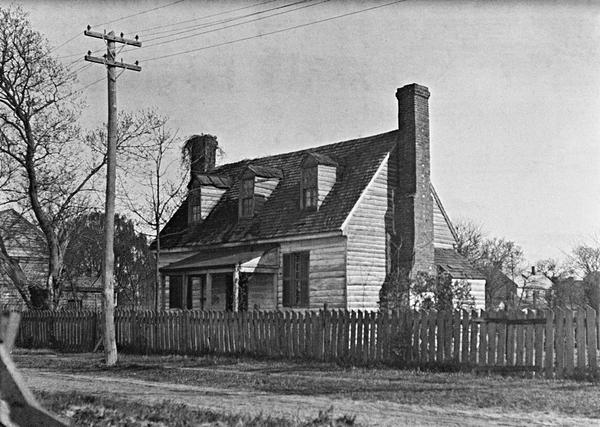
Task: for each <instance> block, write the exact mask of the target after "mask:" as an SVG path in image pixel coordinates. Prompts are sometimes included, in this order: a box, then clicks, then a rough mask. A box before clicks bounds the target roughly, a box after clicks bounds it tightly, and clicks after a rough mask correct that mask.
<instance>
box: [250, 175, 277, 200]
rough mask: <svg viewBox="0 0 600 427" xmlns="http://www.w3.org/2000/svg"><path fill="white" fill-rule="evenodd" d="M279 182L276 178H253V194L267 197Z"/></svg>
mask: <svg viewBox="0 0 600 427" xmlns="http://www.w3.org/2000/svg"><path fill="white" fill-rule="evenodd" d="M277 184H279V180H278V179H277V178H261V177H258V176H257V177H256V178H254V194H255V195H257V196H262V197H264V198H269V196H270V195H271V193H272V192H273V190H275V187H277Z"/></svg>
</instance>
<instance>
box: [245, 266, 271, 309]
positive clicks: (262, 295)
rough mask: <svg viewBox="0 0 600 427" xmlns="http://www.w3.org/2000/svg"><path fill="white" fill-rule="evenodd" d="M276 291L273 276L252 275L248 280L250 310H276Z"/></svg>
mask: <svg viewBox="0 0 600 427" xmlns="http://www.w3.org/2000/svg"><path fill="white" fill-rule="evenodd" d="M274 294H275V290H274V289H273V275H272V274H258V273H256V274H252V275H250V278H249V279H248V310H252V309H254V308H258V309H260V310H273V309H275V295H274Z"/></svg>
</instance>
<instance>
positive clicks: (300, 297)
mask: <svg viewBox="0 0 600 427" xmlns="http://www.w3.org/2000/svg"><path fill="white" fill-rule="evenodd" d="M309 260H310V256H309V252H295V253H291V254H284V255H283V306H284V307H308V299H309V298H308V285H309V283H308V268H309Z"/></svg>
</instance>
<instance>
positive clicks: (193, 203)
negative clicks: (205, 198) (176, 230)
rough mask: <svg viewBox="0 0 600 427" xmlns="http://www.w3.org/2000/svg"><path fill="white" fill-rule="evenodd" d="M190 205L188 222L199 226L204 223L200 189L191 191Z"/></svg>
mask: <svg viewBox="0 0 600 427" xmlns="http://www.w3.org/2000/svg"><path fill="white" fill-rule="evenodd" d="M188 203H189V208H188V222H189V223H190V224H198V223H199V222H201V221H202V197H201V194H200V189H199V188H197V189H194V190H191V191H190V193H189V196H188Z"/></svg>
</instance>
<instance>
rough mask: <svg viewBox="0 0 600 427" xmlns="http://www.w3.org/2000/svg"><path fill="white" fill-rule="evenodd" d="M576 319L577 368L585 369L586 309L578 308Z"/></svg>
mask: <svg viewBox="0 0 600 427" xmlns="http://www.w3.org/2000/svg"><path fill="white" fill-rule="evenodd" d="M575 319H576V328H577V329H576V331H575V345H576V347H577V365H576V367H577V370H579V371H584V370H585V367H586V366H585V365H586V357H585V347H586V345H585V311H583V310H581V309H580V310H577V312H576V314H575Z"/></svg>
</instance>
